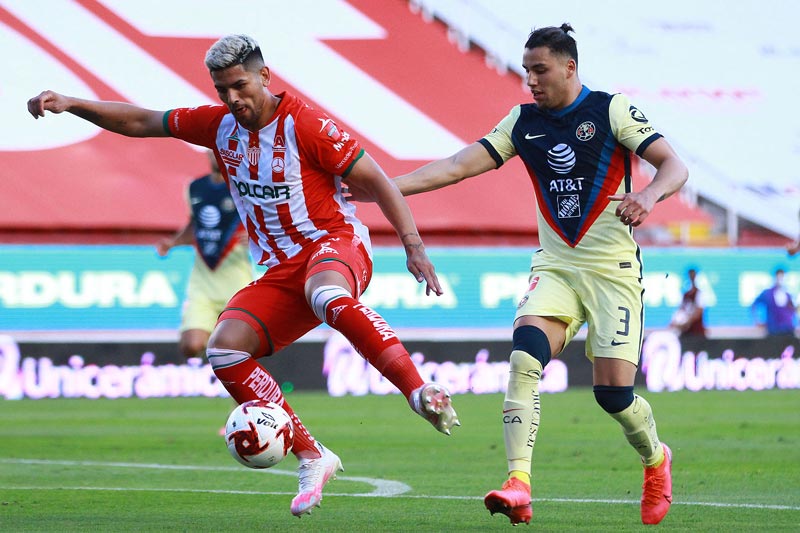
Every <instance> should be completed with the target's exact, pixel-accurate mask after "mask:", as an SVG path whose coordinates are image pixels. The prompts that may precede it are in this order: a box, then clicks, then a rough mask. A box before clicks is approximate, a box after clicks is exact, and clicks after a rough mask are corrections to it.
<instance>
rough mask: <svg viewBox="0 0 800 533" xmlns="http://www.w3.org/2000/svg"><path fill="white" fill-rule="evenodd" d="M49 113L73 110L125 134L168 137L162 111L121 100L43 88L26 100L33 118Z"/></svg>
mask: <svg viewBox="0 0 800 533" xmlns="http://www.w3.org/2000/svg"><path fill="white" fill-rule="evenodd" d="M45 111H50V112H51V113H55V114H58V113H63V112H65V111H66V112H67V113H72V114H73V115H75V116H77V117H80V118H82V119H84V120H88V121H89V122H91V123H93V124H96V125H97V126H99V127H101V128H103V129H105V130H108V131H111V132H114V133H119V134H121V135H127V136H128V137H167V136H168V135H169V134H168V133H167V131H165V129H164V124H163V122H162V119H163V117H164V112H163V111H153V110H150V109H144V108H141V107H137V106H134V105H131V104H126V103H123V102H104V101H96V100H84V99H81V98H75V97H72V96H65V95H63V94H59V93H56V92H53V91H43V92H42V93H40V94H39V95H37V96H34V97H33V98H31V99H30V100H28V112H29V113H30V114H31V115H32V116H33V117H34V118H36V119H38V118H39V117H44V115H45Z"/></svg>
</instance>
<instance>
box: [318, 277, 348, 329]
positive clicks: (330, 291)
mask: <svg viewBox="0 0 800 533" xmlns="http://www.w3.org/2000/svg"><path fill="white" fill-rule="evenodd" d="M343 296H344V297H347V298H352V297H353V296H352V295H351V294H350V293H349V292H347V291H346V290H345V289H344V288H343V287H339V286H338V285H322V286H320V287H317V288H316V289H314V292H313V293H311V309H312V310H313V311H314V314H315V315H316V316H317V318H319V319H320V320H321V321H322V322H326V320H325V313H326V311H327V310H328V304H330V303H331V302H332V301H334V300H336V299H337V298H341V297H343Z"/></svg>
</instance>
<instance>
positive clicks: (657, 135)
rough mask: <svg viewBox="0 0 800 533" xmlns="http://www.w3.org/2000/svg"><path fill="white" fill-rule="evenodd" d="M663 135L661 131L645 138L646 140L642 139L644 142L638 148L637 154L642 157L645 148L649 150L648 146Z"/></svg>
mask: <svg viewBox="0 0 800 533" xmlns="http://www.w3.org/2000/svg"><path fill="white" fill-rule="evenodd" d="M662 137H663V135H661V134H660V133H655V134H653V135H651V136H650V137H648V138H647V139H645V140H644V141H642V144H640V145H639V147H638V148H637V149H636V155H638V156H639V157H642V154H643V153H644V151H645V150H647V147H648V146H650V145H651V144H653V142H655V141H657V140H658V139H660V138H662Z"/></svg>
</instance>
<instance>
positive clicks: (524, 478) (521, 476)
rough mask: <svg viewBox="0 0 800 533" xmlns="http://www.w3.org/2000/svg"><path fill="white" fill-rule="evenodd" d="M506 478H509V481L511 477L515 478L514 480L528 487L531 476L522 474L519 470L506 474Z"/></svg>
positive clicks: (525, 473)
mask: <svg viewBox="0 0 800 533" xmlns="http://www.w3.org/2000/svg"><path fill="white" fill-rule="evenodd" d="M508 477H509V479H511V478H512V477H515V478H517V479H519V480H520V481H522V482H524V483H525V484H526V485H530V484H531V475H530V474H529V473H527V472H523V471H521V470H512V471H511V472H509V473H508Z"/></svg>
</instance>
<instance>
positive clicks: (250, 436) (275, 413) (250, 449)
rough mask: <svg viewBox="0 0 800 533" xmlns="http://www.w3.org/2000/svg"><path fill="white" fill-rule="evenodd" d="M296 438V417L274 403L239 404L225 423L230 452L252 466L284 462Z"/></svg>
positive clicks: (254, 402) (237, 458) (264, 466)
mask: <svg viewBox="0 0 800 533" xmlns="http://www.w3.org/2000/svg"><path fill="white" fill-rule="evenodd" d="M293 441H294V429H293V428H292V419H291V418H290V417H289V414H288V413H287V412H286V411H284V409H283V408H282V407H281V406H280V405H278V404H276V403H273V402H268V401H265V400H252V401H249V402H245V403H243V404H241V405H238V406H236V409H234V410H233V411H232V412H231V414H230V416H229V417H228V422H227V423H226V424H225V442H226V443H227V444H228V451H229V452H231V455H232V456H233V458H234V459H236V460H237V461H239V462H240V463H242V464H243V465H244V466H247V467H249V468H269V467H271V466H275V465H276V464H278V463H280V462H281V461H282V460H283V458H284V457H286V455H287V454H288V453H289V450H291V448H292V442H293Z"/></svg>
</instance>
